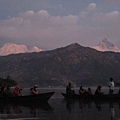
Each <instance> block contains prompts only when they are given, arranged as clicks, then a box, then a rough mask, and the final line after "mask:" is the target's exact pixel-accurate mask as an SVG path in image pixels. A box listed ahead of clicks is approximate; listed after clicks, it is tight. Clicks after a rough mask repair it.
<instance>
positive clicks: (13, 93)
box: [0, 86, 22, 97]
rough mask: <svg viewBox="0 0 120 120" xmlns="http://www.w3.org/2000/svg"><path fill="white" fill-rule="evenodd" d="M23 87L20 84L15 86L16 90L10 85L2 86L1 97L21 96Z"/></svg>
mask: <svg viewBox="0 0 120 120" xmlns="http://www.w3.org/2000/svg"><path fill="white" fill-rule="evenodd" d="M21 91H22V89H21V88H20V87H19V86H15V88H14V90H13V91H12V90H11V87H10V86H7V87H6V88H5V87H1V88H0V96H1V97H11V96H21Z"/></svg>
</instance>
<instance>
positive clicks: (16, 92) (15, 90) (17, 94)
mask: <svg viewBox="0 0 120 120" xmlns="http://www.w3.org/2000/svg"><path fill="white" fill-rule="evenodd" d="M20 95H21V93H20V88H19V86H16V87H15V89H14V91H13V96H20Z"/></svg>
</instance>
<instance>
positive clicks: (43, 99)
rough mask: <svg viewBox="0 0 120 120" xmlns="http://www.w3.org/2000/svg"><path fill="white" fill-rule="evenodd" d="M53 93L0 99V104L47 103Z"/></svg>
mask: <svg viewBox="0 0 120 120" xmlns="http://www.w3.org/2000/svg"><path fill="white" fill-rule="evenodd" d="M53 94H54V92H48V93H41V94H38V95H25V96H16V97H0V102H9V103H12V102H15V103H16V102H18V103H19V102H21V103H27V102H29V103H30V102H47V101H48V100H49V99H50V98H51V97H52V95H53Z"/></svg>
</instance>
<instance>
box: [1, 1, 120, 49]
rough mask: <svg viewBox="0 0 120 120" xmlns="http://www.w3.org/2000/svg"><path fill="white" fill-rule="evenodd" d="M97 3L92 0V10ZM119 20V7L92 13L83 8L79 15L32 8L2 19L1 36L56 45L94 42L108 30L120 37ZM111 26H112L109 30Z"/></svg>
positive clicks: (109, 34)
mask: <svg viewBox="0 0 120 120" xmlns="http://www.w3.org/2000/svg"><path fill="white" fill-rule="evenodd" d="M95 7H96V4H94V3H91V4H89V8H90V9H91V10H93V8H94V9H95ZM118 23H119V24H120V15H119V12H118V11H113V12H110V13H105V14H104V13H92V14H91V15H89V12H86V11H82V12H80V14H79V15H67V16H52V15H50V14H49V13H48V11H46V10H40V11H38V12H35V11H32V10H30V11H27V12H25V13H21V14H19V15H18V16H16V17H14V18H9V19H7V20H3V21H0V38H6V39H12V40H15V41H16V40H19V41H26V43H28V44H30V43H32V44H34V43H37V45H38V44H39V45H41V46H42V47H43V46H44V47H48V48H49V49H53V48H56V47H60V46H63V45H65V44H70V43H73V42H78V43H79V42H80V44H83V45H84V44H88V43H90V44H91V43H93V42H90V41H94V40H96V39H98V38H101V39H103V38H104V37H106V36H105V35H106V34H107V35H108V36H111V37H113V36H112V35H115V36H117V37H119V38H120V34H119V32H116V30H117V31H120V28H119V27H118ZM110 26H111V28H112V30H108V28H110ZM101 27H102V29H101ZM111 32H113V33H112V34H111ZM114 33H115V34H114ZM41 46H40V47H41Z"/></svg>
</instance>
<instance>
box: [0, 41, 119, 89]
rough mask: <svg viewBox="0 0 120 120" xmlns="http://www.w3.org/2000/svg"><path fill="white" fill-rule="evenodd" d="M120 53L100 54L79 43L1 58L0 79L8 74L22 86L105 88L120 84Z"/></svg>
mask: <svg viewBox="0 0 120 120" xmlns="http://www.w3.org/2000/svg"><path fill="white" fill-rule="evenodd" d="M119 68H120V53H114V52H109V51H108V52H100V51H97V50H95V49H92V48H90V47H84V46H81V45H79V44H78V43H73V44H71V45H68V46H65V47H61V48H57V49H55V50H50V51H41V52H38V53H21V54H14V55H8V56H1V57H0V77H2V78H4V77H6V76H7V75H10V76H11V78H13V79H14V80H17V82H18V83H19V84H20V85H21V86H25V87H29V86H33V85H34V84H38V85H39V86H40V87H52V86H57V87H58V86H62V87H63V86H66V85H67V84H68V82H71V83H72V84H73V85H74V86H76V87H78V86H80V85H84V86H97V85H98V84H99V85H103V86H106V85H107V83H108V81H109V77H113V78H114V79H115V80H116V82H118V83H119V82H120V76H119V73H120V70H119Z"/></svg>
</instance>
